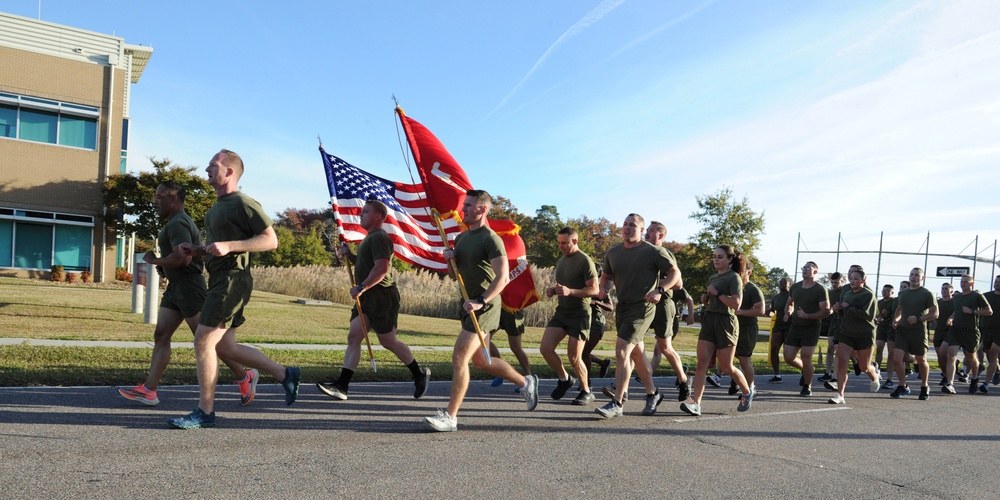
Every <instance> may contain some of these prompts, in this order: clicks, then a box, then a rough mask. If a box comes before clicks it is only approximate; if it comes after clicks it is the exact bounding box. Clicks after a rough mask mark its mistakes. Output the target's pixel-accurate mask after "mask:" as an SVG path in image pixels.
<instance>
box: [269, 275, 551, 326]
mask: <svg viewBox="0 0 1000 500" xmlns="http://www.w3.org/2000/svg"><path fill="white" fill-rule="evenodd" d="M531 274H532V276H534V278H535V287H536V288H537V290H538V291H539V297H541V300H539V301H538V302H537V303H536V304H534V305H532V306H529V307H528V308H527V309H526V310H525V324H526V325H527V326H545V323H547V322H548V320H549V319H550V318H551V317H552V314H553V313H554V312H555V309H556V301H555V299H546V298H545V293H544V290H545V288H546V287H549V286H552V285H554V284H555V272H554V269H553V268H544V269H539V268H536V267H534V266H532V268H531ZM253 276H254V288H255V289H257V290H261V291H265V292H272V293H280V294H283V295H292V296H295V297H302V298H309V299H316V300H329V301H330V302H334V303H337V304H345V305H350V304H352V302H353V301H352V300H351V295H350V294H349V293H348V290H349V289H350V287H351V283H350V278H349V276H348V275H347V271H345V270H344V268H340V267H329V266H296V267H256V268H254V270H253ZM395 277H396V284H397V286H398V287H399V295H400V297H402V303H401V304H400V312H401V313H403V314H413V315H417V316H425V317H432V318H445V319H457V318H458V314H459V297H460V295H459V290H458V285H457V283H456V282H455V281H454V280H452V279H451V278H448V277H444V278H441V277H440V276H439V275H438V274H436V273H431V272H427V271H420V270H417V271H408V272H404V273H398V272H397V273H396V276H395Z"/></svg>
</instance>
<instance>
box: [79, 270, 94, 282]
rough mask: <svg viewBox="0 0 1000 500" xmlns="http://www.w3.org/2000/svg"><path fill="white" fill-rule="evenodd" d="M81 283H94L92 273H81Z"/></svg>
mask: <svg viewBox="0 0 1000 500" xmlns="http://www.w3.org/2000/svg"><path fill="white" fill-rule="evenodd" d="M80 281H82V282H84V283H90V282H92V281H94V276H93V275H92V274H91V273H90V271H83V272H82V273H80Z"/></svg>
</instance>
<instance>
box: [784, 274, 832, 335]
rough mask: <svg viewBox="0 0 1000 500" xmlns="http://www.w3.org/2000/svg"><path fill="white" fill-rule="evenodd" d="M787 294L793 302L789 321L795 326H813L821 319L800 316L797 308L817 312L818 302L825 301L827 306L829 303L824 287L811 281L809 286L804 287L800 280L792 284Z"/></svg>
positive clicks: (812, 312)
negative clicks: (811, 283) (793, 308)
mask: <svg viewBox="0 0 1000 500" xmlns="http://www.w3.org/2000/svg"><path fill="white" fill-rule="evenodd" d="M788 295H789V296H790V297H791V300H792V301H793V302H795V311H792V314H791V315H790V317H791V323H792V324H793V325H795V326H814V325H816V324H817V323H819V322H820V321H822V320H819V319H802V318H800V317H799V315H798V314H797V313H798V310H799V309H801V310H803V311H805V312H806V314H814V313H817V312H819V304H820V303H821V302H826V304H827V306H829V305H830V295H829V293H827V291H826V287H824V286H823V285H820V284H819V283H816V282H813V285H812V286H811V287H809V288H805V287H803V286H802V282H801V281H800V282H798V283H796V284H794V285H792V289H791V290H789V292H788Z"/></svg>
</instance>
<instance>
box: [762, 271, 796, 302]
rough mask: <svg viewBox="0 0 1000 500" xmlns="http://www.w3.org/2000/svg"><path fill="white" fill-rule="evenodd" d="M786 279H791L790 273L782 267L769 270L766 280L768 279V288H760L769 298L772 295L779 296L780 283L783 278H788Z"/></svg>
mask: <svg viewBox="0 0 1000 500" xmlns="http://www.w3.org/2000/svg"><path fill="white" fill-rule="evenodd" d="M786 277H789V276H788V272H787V271H785V270H784V269H782V268H780V267H772V268H770V269H768V271H767V274H766V275H765V278H767V285H766V288H765V286H761V287H760V288H761V290H762V291H763V292H764V295H766V296H768V297H770V296H772V295H777V294H778V284H779V282H781V278H786Z"/></svg>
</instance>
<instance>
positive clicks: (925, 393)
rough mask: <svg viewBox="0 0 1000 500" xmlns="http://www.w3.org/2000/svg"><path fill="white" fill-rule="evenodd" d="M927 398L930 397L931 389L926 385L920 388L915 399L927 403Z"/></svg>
mask: <svg viewBox="0 0 1000 500" xmlns="http://www.w3.org/2000/svg"><path fill="white" fill-rule="evenodd" d="M929 397H931V388H930V387H927V386H926V385H922V386H920V395H919V396H917V399H919V400H921V401H927V398H929Z"/></svg>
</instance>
